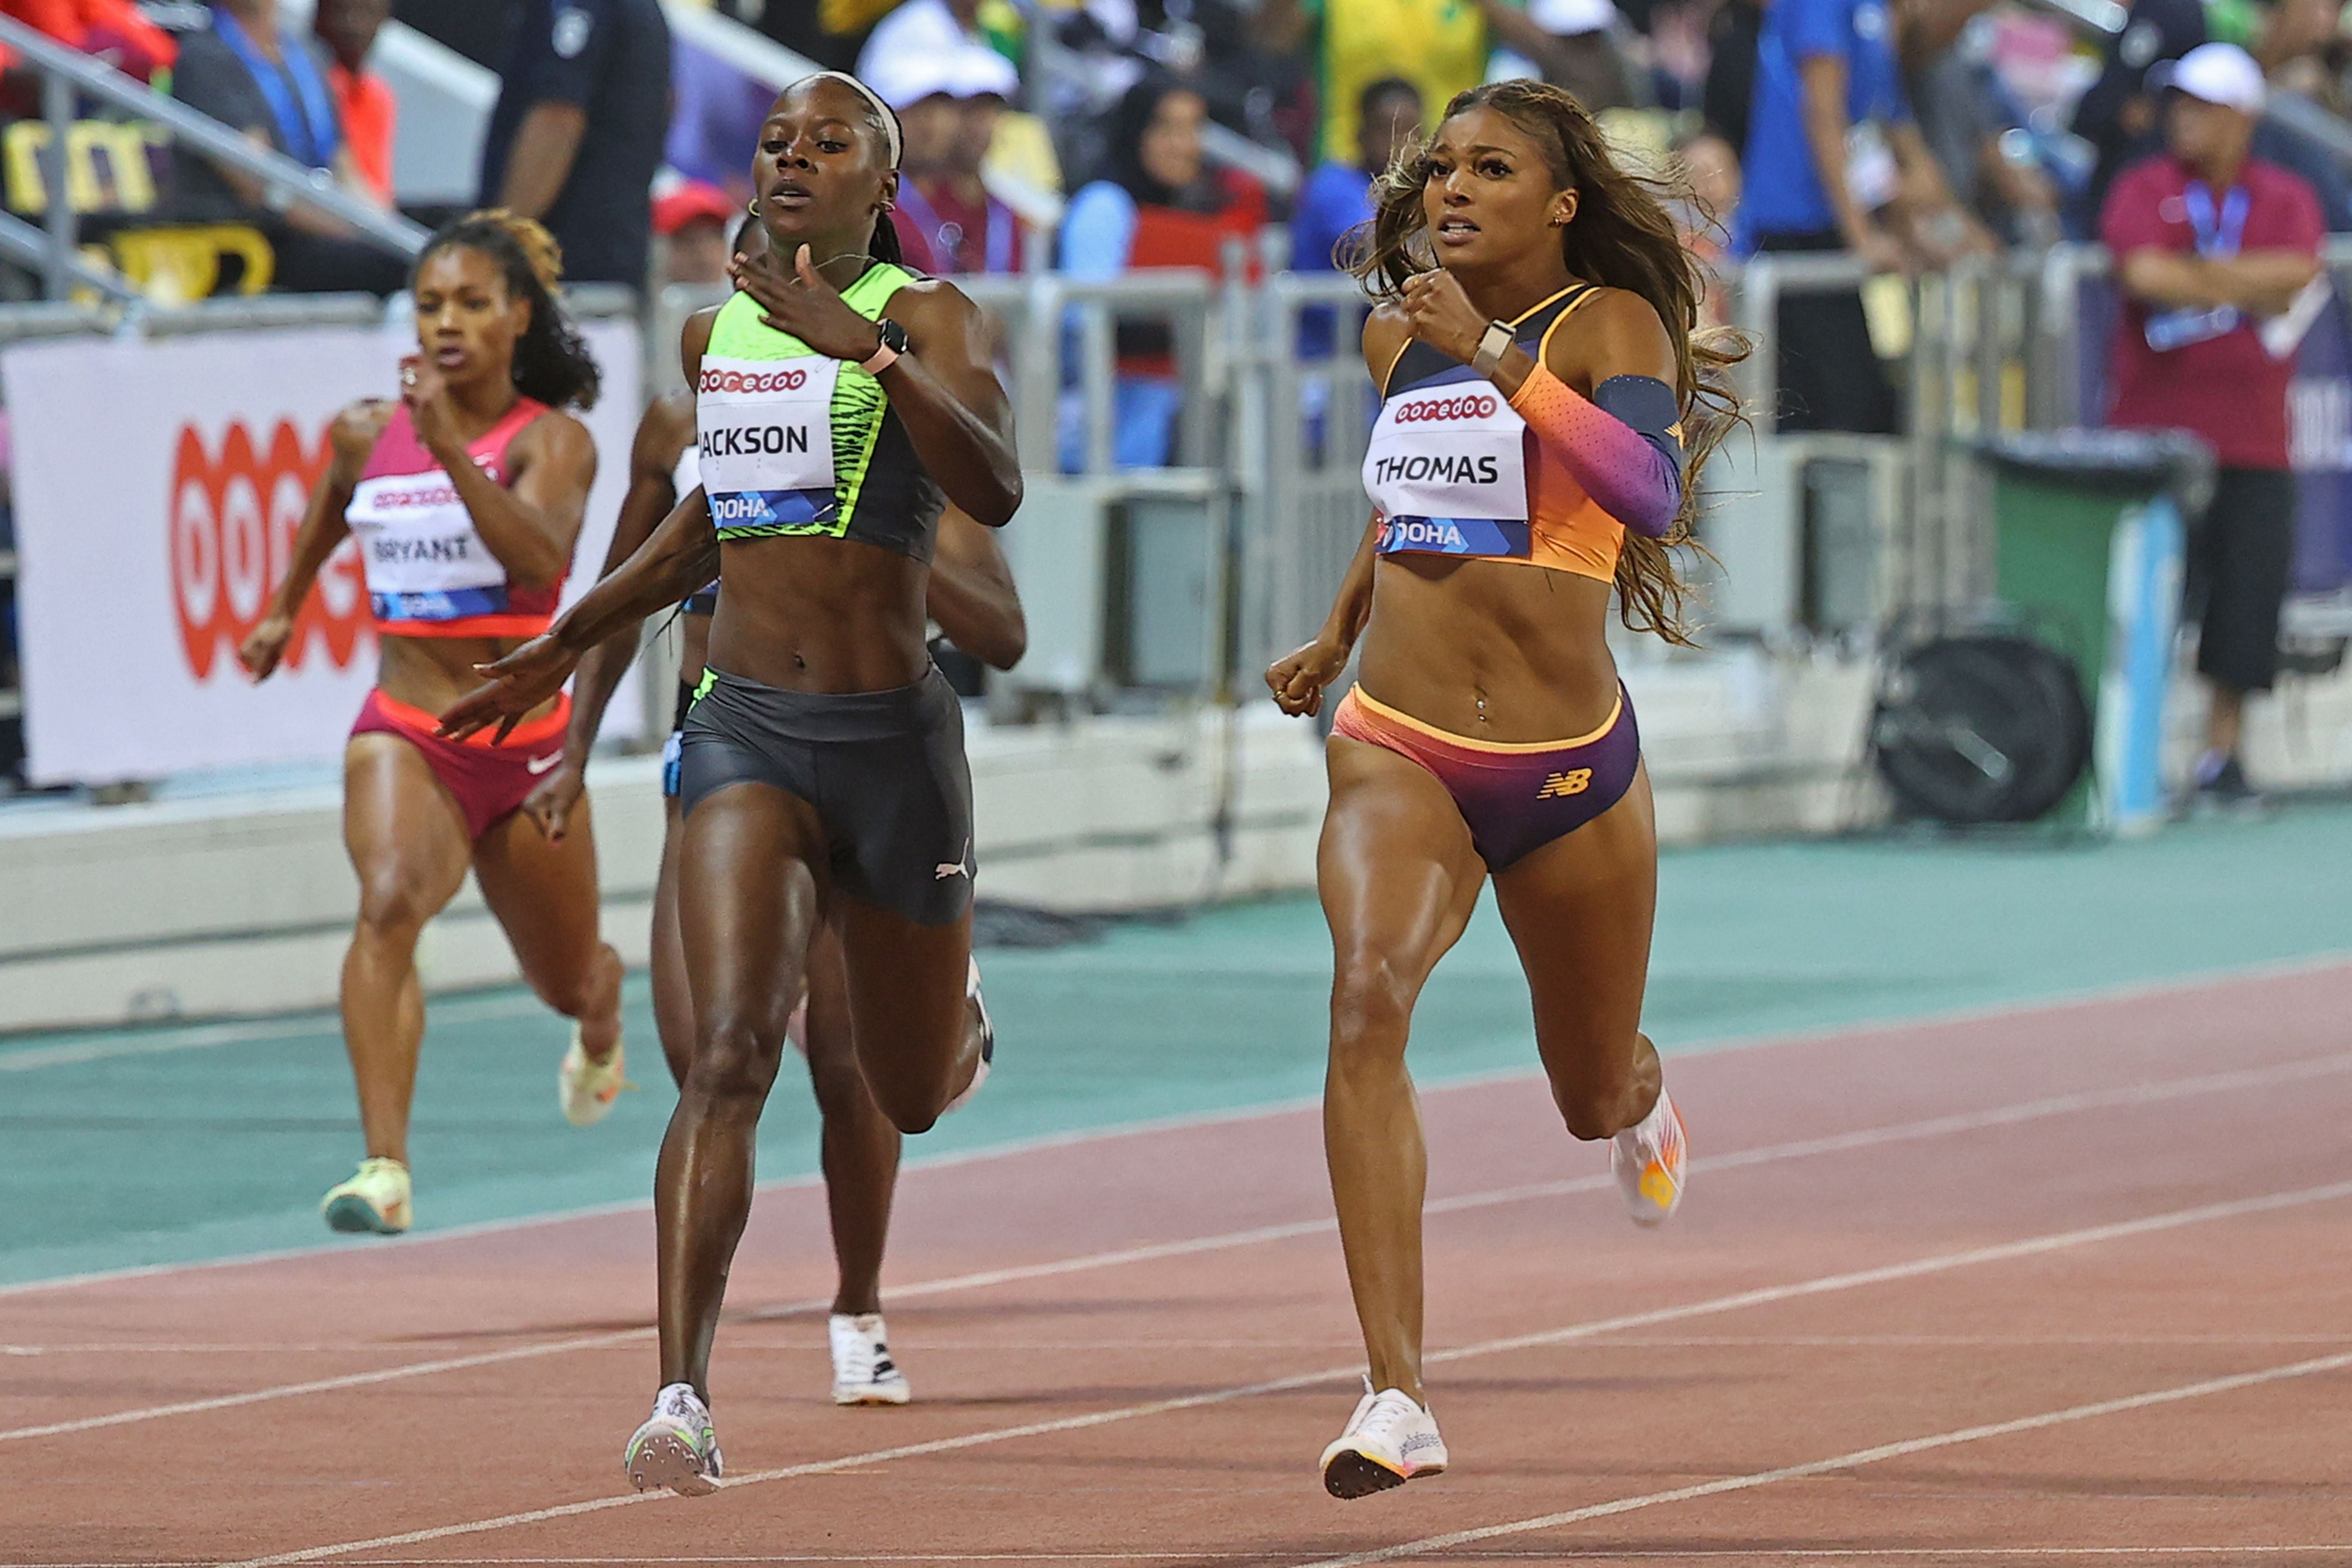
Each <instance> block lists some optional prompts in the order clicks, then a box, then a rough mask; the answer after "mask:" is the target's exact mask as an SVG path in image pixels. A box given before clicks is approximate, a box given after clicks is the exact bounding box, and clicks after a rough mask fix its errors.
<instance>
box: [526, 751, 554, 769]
mask: <svg viewBox="0 0 2352 1568" xmlns="http://www.w3.org/2000/svg"><path fill="white" fill-rule="evenodd" d="M562 760H563V753H562V752H548V753H547V755H545V756H543V757H525V758H524V759H523V760H522V765H523V768H524V770H525V771H526V772H529V773H545V772H546V771H547V770H548V769H550V768H551V767H553V766H554V765H555V764H556V763H560V762H562Z"/></svg>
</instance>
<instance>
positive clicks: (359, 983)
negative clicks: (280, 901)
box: [237, 210, 623, 1234]
mask: <svg viewBox="0 0 2352 1568" xmlns="http://www.w3.org/2000/svg"><path fill="white" fill-rule="evenodd" d="M561 275H562V256H561V253H560V252H559V251H558V249H557V247H556V244H555V241H554V239H553V238H552V237H550V236H549V234H548V232H547V231H546V230H545V229H544V228H541V226H539V225H538V224H536V223H533V222H531V221H530V220H529V219H526V218H520V217H516V216H513V215H511V214H509V213H507V212H504V211H502V210H501V211H492V212H479V213H475V214H473V215H472V216H468V217H466V218H462V219H460V220H458V221H457V222H456V223H454V224H451V225H450V226H448V227H446V228H444V229H443V230H441V231H440V233H438V234H436V235H435V236H434V237H433V238H432V240H431V241H430V242H429V243H428V244H427V245H426V246H425V249H424V251H423V253H422V254H420V255H419V256H418V258H417V260H416V267H415V271H414V273H413V274H412V276H411V279H410V289H411V291H412V292H413V293H414V295H415V301H416V340H417V352H416V353H415V354H412V355H410V356H409V357H408V358H406V359H404V361H402V368H401V373H400V383H401V395H400V397H399V399H398V400H397V401H394V402H386V401H383V400H380V399H369V400H366V401H363V402H360V403H355V404H353V405H351V406H350V407H348V408H346V409H344V410H343V411H342V413H341V414H340V415H339V416H337V417H336V419H335V423H334V426H333V430H332V433H331V448H332V449H331V458H330V459H329V463H328V467H327V472H326V473H325V475H324V476H323V477H322V478H321V479H320V481H319V485H318V488H317V489H315V490H314V491H313V492H312V494H311V496H310V507H309V510H307V511H305V512H304V514H303V517H302V524H301V528H300V530H299V532H298V533H297V534H296V536H295V540H294V545H293V551H292V556H291V560H290V562H289V565H288V568H287V572H286V576H285V580H284V581H282V582H280V583H279V584H278V588H277V591H276V593H275V594H274V595H272V596H271V598H270V602H269V605H268V613H267V614H265V615H264V616H263V617H262V619H261V622H260V624H259V625H258V626H256V627H255V628H254V630H253V634H252V635H251V636H250V637H247V638H246V639H245V642H244V645H243V646H242V647H239V648H238V650H237V658H239V659H240V660H241V661H242V662H243V663H244V665H245V668H247V671H249V672H250V673H251V674H252V676H253V678H254V679H255V680H257V681H259V680H267V679H268V678H269V676H270V674H271V672H272V671H274V670H275V669H276V668H278V660H279V659H280V658H281V657H282V656H283V655H284V654H285V652H286V649H287V646H288V644H289V642H290V641H291V640H292V638H293V637H294V636H295V634H296V632H297V631H298V630H299V629H301V626H302V616H304V614H305V610H304V605H305V602H306V601H307V600H308V599H309V597H310V590H311V586H312V584H314V583H315V582H316V581H317V579H318V575H319V572H320V568H321V567H323V566H324V565H325V564H326V562H327V558H328V557H329V556H330V555H331V554H332V553H333V552H334V551H335V548H336V547H337V546H338V545H340V544H341V542H342V541H343V539H344V537H345V536H346V535H352V536H356V538H357V539H358V542H359V550H360V558H361V561H362V563H363V565H364V567H365V570H366V574H367V589H368V606H369V611H370V614H371V616H372V618H373V626H374V629H375V633H376V638H377V645H378V647H379V648H380V650H381V658H382V663H381V666H380V668H378V670H377V673H376V684H375V689H374V690H373V691H371V692H370V693H369V694H368V699H367V702H366V704H365V705H364V706H363V707H362V708H361V710H360V715H359V721H358V722H357V723H356V724H354V725H353V726H352V738H351V741H350V742H349V744H348V745H347V746H346V747H345V748H344V752H343V844H344V847H345V848H346V849H347V850H348V851H349V853H350V855H351V858H352V868H353V869H354V870H356V871H357V872H358V873H359V882H360V910H359V921H358V924H357V926H356V927H355V928H354V930H353V931H352V945H351V949H350V951H349V952H347V953H346V954H345V955H344V958H343V976H342V1015H343V1042H344V1045H345V1047H346V1048H347V1049H348V1050H349V1051H350V1053H351V1058H352V1076H353V1078H354V1079H357V1081H358V1086H359V1100H360V1121H361V1124H362V1129H363V1131H364V1132H365V1135H366V1140H367V1156H366V1158H365V1159H363V1160H362V1161H361V1163H360V1167H359V1171H358V1173H356V1174H354V1175H353V1176H352V1179H351V1180H349V1181H347V1182H344V1183H342V1184H340V1185H338V1186H336V1187H334V1188H333V1189H331V1191H330V1192H329V1193H328V1194H327V1195H326V1197H325V1199H324V1200H323V1201H322V1202H321V1204H320V1208H321V1211H322V1212H323V1213H324V1214H325V1215H326V1220H327V1223H328V1224H329V1225H330V1226H333V1227H334V1228H335V1229H337V1230H343V1231H374V1232H378V1233H383V1234H393V1233H396V1232H400V1231H404V1230H406V1229H407V1228H408V1227H409V1226H410V1224H411V1223H412V1222H413V1219H414V1212H413V1199H412V1192H411V1181H410V1176H409V1166H408V1119H409V1109H410V1104H411V1101H412V1100H413V1099H414V1097H415V1086H416V1058H417V1053H418V1049H419V1047H421V1046H422V1044H423V1041H424V1037H425V997H424V993H423V990H422V989H421V988H420V986H419V985H418V983H417V976H416V939H417V933H418V932H419V931H421V930H422V929H423V927H424V925H425V921H428V920H430V919H432V918H433V916H434V915H435V914H436V913H438V912H439V911H440V910H441V908H442V907H443V906H444V905H446V903H448V901H449V900H450V899H452V898H453V897H455V896H456V894H457V889H459V888H461V887H463V886H464V885H465V880H466V873H467V870H468V869H471V870H472V872H473V873H474V878H475V880H476V881H477V882H478V883H479V885H480V887H481V889H482V900H483V901H484V902H485V903H487V904H488V906H489V908H490V912H491V913H492V914H493V915H495V916H496V917H497V918H498V921H499V925H500V926H501V927H503V928H504V929H505V931H506V933H507V940H508V941H509V942H511V943H512V944H513V946H514V953H515V958H516V961H517V962H518V963H520V966H521V969H522V973H523V978H524V979H525V980H527V981H528V982H530V987H531V989H532V990H533V991H535V992H537V993H538V994H539V996H540V999H541V1001H543V1002H545V1003H546V1004H547V1005H549V1006H550V1007H552V1008H554V1009H555V1010H556V1011H557V1012H558V1013H561V1014H562V1015H563V1016H565V1017H567V1018H570V1019H572V1024H573V1026H572V1045H571V1048H570V1049H569V1050H568V1051H567V1052H566V1053H565V1055H564V1058H563V1061H562V1065H561V1067H560V1068H559V1069H558V1073H557V1097H558V1102H559V1104H560V1105H561V1107H562V1112H563V1115H564V1116H565V1118H566V1119H567V1120H569V1121H572V1123H573V1124H575V1125H578V1126H586V1125H588V1124H590V1123H592V1122H594V1121H599V1120H601V1119H602V1118H603V1117H604V1113H605V1112H606V1111H607V1110H611V1109H612V1105H613V1100H614V1097H615V1096H617V1095H618V1094H619V1093H620V1091H621V1089H622V1088H623V1080H622V1073H623V1060H622V1053H621V960H620V956H619V955H618V954H617V953H615V952H614V951H613V949H612V948H611V947H610V946H609V945H607V944H606V943H605V942H604V941H603V940H602V939H601V937H600V936H599V935H598V932H597V916H598V911H597V899H596V844H595V838H594V836H593V832H592V830H591V827H590V823H589V820H588V815H587V811H586V808H585V803H584V802H583V804H582V808H581V810H580V811H579V813H578V814H577V815H576V816H575V817H574V818H573V820H572V832H571V833H570V834H568V835H567V836H566V837H563V838H562V840H561V841H559V840H557V839H555V838H552V837H549V836H547V835H545V834H542V833H541V831H540V829H539V828H538V827H537V826H534V825H532V824H530V823H529V822H528V821H526V820H525V819H524V818H523V817H522V816H520V815H518V808H519V807H520V805H522V803H523V799H524V797H525V796H526V795H530V792H531V790H532V789H533V788H534V787H535V786H536V785H537V784H539V782H540V780H541V777H543V776H544V775H545V773H547V771H548V770H549V769H551V768H552V767H554V766H555V765H556V763H557V761H558V759H559V758H560V756H561V755H562V747H563V734H564V724H565V719H566V716H567V711H568V707H569V700H568V699H566V698H564V697H563V696H562V695H561V694H559V693H550V694H548V695H547V696H546V697H545V698H544V699H543V700H540V701H538V702H535V703H533V704H532V705H531V707H530V709H529V710H527V711H525V712H523V713H522V714H520V715H519V721H518V722H517V723H516V724H515V725H514V726H513V727H512V729H511V731H509V732H508V733H505V734H502V735H500V736H499V738H498V739H497V741H496V742H493V741H492V740H491V738H490V737H488V736H487V735H483V736H477V737H475V738H473V739H472V740H470V741H467V742H464V743H459V742H454V741H451V740H448V739H446V738H443V737H441V736H439V735H436V733H435V730H436V726H437V725H438V724H439V723H440V721H441V715H442V714H443V713H444V712H445V711H446V710H447V709H448V707H449V705H450V704H451V703H453V702H455V701H456V700H457V699H458V698H459V697H460V696H462V695H463V694H464V693H465V692H467V690H469V689H471V688H472V687H473V686H474V685H475V684H476V682H477V679H478V678H477V677H476V676H475V674H474V669H475V668H476V667H477V666H478V665H479V664H480V663H482V662H483V661H484V660H487V659H493V658H499V656H501V655H503V654H505V653H508V652H509V651H511V650H512V649H514V648H515V647H518V646H519V645H520V644H521V643H522V642H523V641H524V640H525V639H527V638H530V637H535V636H537V635H538V634H540V633H541V632H543V631H544V630H546V628H547V626H548V624H549V622H550V620H551V618H552V617H553V616H554V614H555V605H556V600H557V595H559V594H560V593H561V592H562V586H563V579H564V577H565V575H566V574H568V573H569V572H570V571H571V567H572V545H573V543H574V542H575V541H576V540H577V539H578V538H579V534H580V524H581V519H582V515H583V511H584V510H585V509H586V507H587V504H588V489H589V486H590V485H591V484H592V483H593V481H594V479H595V477H596V448H595V445H594V443H593V441H592V440H591V438H590V437H589V434H588V429H587V426H584V425H583V424H582V423H581V422H580V421H579V420H577V419H575V418H573V417H572V416H571V415H570V414H568V413H565V412H563V410H565V409H566V408H572V407H577V408H585V407H587V406H589V405H592V404H593V403H594V402H595V400H596V392H597V368H596V363H595V361H594V360H593V358H591V357H590V355H589V353H588V349H587V345H586V344H585V343H584V342H583V341H582V339H581V337H580V334H579V332H578V331H576V330H574V328H573V327H572V323H571V322H570V321H568V320H567V319H566V318H565V317H564V315H563V312H562V308H561V307H560V306H558V305H557V303H556V300H555V297H554V292H553V290H554V288H555V284H556V281H557V279H559V278H560V277H561Z"/></svg>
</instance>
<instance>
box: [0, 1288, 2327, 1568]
mask: <svg viewBox="0 0 2352 1568" xmlns="http://www.w3.org/2000/svg"><path fill="white" fill-rule="evenodd" d="M741 1327H742V1326H741V1325H737V1328H738V1331H736V1332H733V1333H730V1336H729V1338H728V1341H727V1353H728V1354H729V1355H730V1356H737V1355H793V1356H812V1357H814V1356H821V1355H823V1354H824V1353H825V1349H824V1345H822V1344H818V1343H814V1342H810V1341H807V1340H790V1341H766V1342H762V1341H760V1340H752V1339H747V1338H745V1337H744V1334H743V1333H742V1332H741V1331H740V1329H741ZM1353 1343H1354V1341H1353V1340H1351V1339H1349V1338H1346V1337H1343V1336H1341V1335H1338V1334H1325V1335H1320V1336H1318V1337H1317V1338H1313V1339H1289V1340H1265V1339H1255V1340H1237V1339H1195V1338H1191V1337H1186V1338H1181V1339H1150V1340H969V1339H944V1340H941V1339H931V1338H929V1337H926V1338H925V1339H924V1340H923V1342H922V1345H921V1350H922V1354H923V1357H924V1359H925V1360H929V1359H930V1358H931V1357H933V1356H940V1355H963V1354H970V1355H1003V1354H1006V1353H1007V1352H1024V1353H1045V1352H1065V1351H1066V1352H1079V1351H1343V1350H1346V1349H1347V1348H1348V1347H1349V1345H1351V1344H1353ZM1610 1344H1611V1345H1612V1347H1614V1348H1616V1349H1619V1350H2116V1349H2122V1348H2125V1347H2130V1348H2133V1349H2143V1348H2147V1347H2151V1346H2189V1345H2234V1346H2241V1347H2243V1348H2246V1349H2250V1350H2251V1349H2256V1348H2270V1347H2275V1346H2279V1345H2340V1344H2352V1331H2347V1332H2344V1333H2338V1334H1637V1335H1632V1336H1620V1337H1617V1338H1614V1339H1612V1340H1611V1341H1610ZM399 1348H400V1347H399V1346H397V1345H388V1344H380V1343H379V1344H333V1345H327V1344H319V1345H300V1344H296V1345H281V1344H272V1343H270V1342H268V1341H265V1340H255V1341H253V1342H249V1343H246V1344H201V1345H174V1344H88V1345H0V1356H26V1357H32V1356H73V1355H104V1356H118V1355H215V1354H217V1355H263V1354H270V1355H287V1354H310V1355H354V1354H361V1353H364V1352H371V1351H378V1352H386V1353H389V1352H393V1351H395V1350H397V1349H399ZM612 1348H618V1347H612ZM0 1568H9V1564H7V1563H0Z"/></svg>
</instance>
